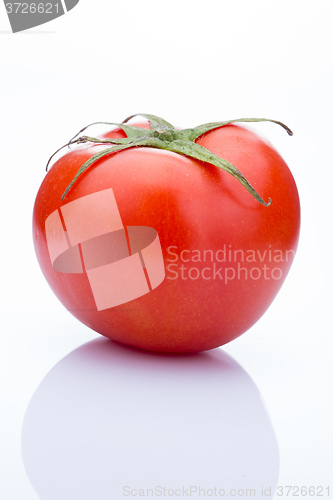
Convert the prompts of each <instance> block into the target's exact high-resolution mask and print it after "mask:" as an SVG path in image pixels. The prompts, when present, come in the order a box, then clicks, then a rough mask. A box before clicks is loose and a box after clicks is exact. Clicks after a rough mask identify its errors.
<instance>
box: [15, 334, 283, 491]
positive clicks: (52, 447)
mask: <svg viewBox="0 0 333 500" xmlns="http://www.w3.org/2000/svg"><path fill="white" fill-rule="evenodd" d="M22 453H23V461H24V465H25V468H26V471H27V474H28V477H29V479H30V481H31V483H32V485H33V487H34V488H35V490H36V492H37V494H38V495H39V497H40V498H41V500H59V498H61V500H67V499H68V500H69V499H71V500H73V499H80V500H88V499H89V500H92V499H98V500H106V499H108V500H110V499H111V498H115V499H118V498H122V497H123V496H133V495H136V496H149V495H150V496H158V492H160V491H162V492H163V491H164V492H165V495H164V496H175V495H176V496H178V497H180V498H181V497H184V498H185V497H187V496H188V495H189V492H190V491H191V498H201V497H202V496H203V492H204V491H205V492H206V496H209V495H211V494H212V493H211V491H214V490H213V489H214V488H216V489H217V490H216V491H218V490H222V489H223V490H224V491H225V492H226V493H227V492H228V491H230V490H231V489H236V490H237V489H241V490H245V489H246V488H252V489H255V490H256V494H257V495H259V493H260V492H261V488H262V487H265V488H269V487H270V488H271V489H272V494H273V492H274V489H275V487H276V484H277V479H278V468H279V456H278V446H277V442H276V438H275V435H274V431H273V428H272V425H271V422H270V420H269V418H268V415H267V411H266V409H265V407H264V404H263V402H262V400H261V397H260V393H259V392H258V390H257V388H256V386H255V384H254V383H253V381H252V380H251V379H250V377H249V376H248V375H247V373H246V372H245V371H244V370H243V369H242V368H241V367H240V366H239V365H238V364H237V363H236V362H235V361H234V360H233V359H232V358H231V357H230V356H228V355H227V354H225V353H224V352H223V351H222V350H221V349H215V350H213V351H208V352H204V353H198V354H188V355H164V354H155V353H148V352H145V351H139V350H136V349H134V348H128V347H125V346H123V345H120V344H117V343H115V342H112V341H109V340H107V339H97V340H94V341H92V342H89V343H87V344H85V345H83V346H82V347H80V348H78V349H76V350H75V351H73V352H72V353H70V354H69V355H68V356H66V357H65V358H64V359H62V360H61V361H60V362H59V363H58V364H57V365H56V366H55V367H54V368H53V369H52V370H51V371H50V372H49V373H48V374H47V376H46V377H45V378H44V380H43V381H42V382H41V384H40V385H39V387H38V388H37V390H36V392H35V394H34V396H33V397H32V399H31V402H30V404H29V406H28V409H27V412H26V415H25V419H24V424H23V430H22ZM190 487H192V490H190V489H189V488H190ZM158 488H162V489H161V490H159V489H158ZM163 488H165V490H163ZM194 488H197V490H195V489H194ZM199 488H201V494H200V496H199ZM208 490H210V493H209V491H208ZM140 491H141V495H139V493H140ZM153 493H154V494H153Z"/></svg>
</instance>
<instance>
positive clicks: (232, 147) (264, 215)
mask: <svg viewBox="0 0 333 500" xmlns="http://www.w3.org/2000/svg"><path fill="white" fill-rule="evenodd" d="M104 137H114V138H117V137H118V138H119V137H125V134H124V133H123V132H122V131H119V130H116V131H111V132H110V133H108V134H106V135H105V136H104ZM196 142H197V144H200V145H201V146H204V147H206V148H207V149H209V150H210V151H212V152H213V153H215V154H216V155H217V156H219V157H221V158H224V159H226V160H228V161H229V162H231V163H232V164H233V165H234V166H236V167H237V168H238V169H239V170H240V171H241V172H242V174H243V175H244V176H245V177H246V178H247V179H248V181H249V182H250V183H251V184H252V186H254V188H255V189H256V191H257V192H259V193H260V195H261V197H262V198H263V199H264V200H268V199H269V198H271V204H270V206H263V205H262V204H260V203H258V201H257V200H255V199H254V198H253V197H252V196H251V194H250V193H249V192H248V191H246V189H245V188H244V187H243V186H242V185H241V184H240V183H239V182H238V180H237V179H235V178H234V177H232V176H231V175H230V174H229V173H227V172H225V171H223V170H221V169H219V168H217V167H216V166H214V165H211V164H208V163H204V162H202V161H198V160H196V159H191V158H188V157H186V156H182V155H180V154H176V153H174V152H169V151H164V150H159V149H154V148H150V147H135V148H131V149H126V150H124V151H120V152H117V153H115V154H111V155H109V156H105V157H103V158H101V159H100V160H98V161H97V162H96V163H95V164H94V165H92V166H91V167H90V168H88V169H87V170H86V171H85V172H84V174H82V175H81V177H80V178H79V179H78V180H77V182H76V183H75V184H74V185H73V187H72V189H71V190H70V191H69V192H68V193H67V195H66V196H65V198H64V199H63V201H61V196H62V194H63V192H64V190H65V188H66V186H67V185H68V184H69V183H70V182H71V180H72V179H73V177H74V176H75V174H76V173H77V171H78V170H79V168H80V167H81V166H82V164H83V163H84V162H85V161H86V160H88V159H89V158H90V157H91V156H92V155H93V154H95V153H96V152H97V151H101V150H102V149H103V147H101V146H99V145H92V146H91V145H89V146H86V145H85V146H81V147H80V148H77V149H73V150H70V151H69V152H68V153H67V154H65V155H64V156H62V157H61V158H60V159H59V160H58V161H57V162H56V163H55V164H54V165H53V166H52V168H51V169H50V171H49V172H48V174H47V175H46V177H45V179H44V181H43V183H42V185H41V187H40V190H39V192H38V194H37V198H36V202H35V207H34V214H33V236H34V243H35V249H36V253H37V258H38V261H39V264H40V266H41V269H42V271H43V273H44V275H45V277H46V279H47V281H48V283H49V284H50V286H51V288H52V289H53V291H54V293H55V294H56V295H57V297H58V298H59V299H60V301H61V302H62V303H63V304H64V305H65V307H66V308H67V309H68V310H69V311H70V312H71V313H72V314H73V315H74V316H76V317H77V318H78V319H79V320H80V321H82V322H83V323H84V324H85V325H88V326H89V327H90V328H92V329H93V330H95V331H96V332H98V333H100V334H102V335H104V336H106V337H109V338H110V339H113V340H115V341H119V342H122V343H125V344H129V345H131V346H135V347H138V348H142V349H147V350H152V351H161V352H177V353H182V352H196V351H202V350H207V349H212V348H214V347H218V346H221V345H223V344H225V343H227V342H229V341H231V340H233V339H235V338H236V337H238V336H239V335H241V334H242V333H244V332H245V331H246V330H248V329H249V328H250V327H251V326H252V325H253V324H254V323H255V322H256V321H257V320H258V319H259V318H260V317H261V316H262V314H263V313H264V312H265V311H266V309H267V308H268V307H269V305H270V304H271V302H272V301H273V299H274V297H275V296H276V294H277V292H278V291H279V289H280V287H281V285H282V283H283V281H284V279H285V278H286V276H287V273H288V271H289V269H290V266H291V264H292V261H293V257H294V254H295V251H296V247H297V241H298V236H299V227H300V205H299V197H298V192H297V188H296V185H295V182H294V179H293V176H292V174H291V172H290V170H289V168H288V166H287V165H286V163H285V162H284V160H283V159H282V158H281V156H280V155H279V154H278V152H277V151H276V150H275V149H274V148H273V147H272V146H271V145H270V144H269V143H268V142H267V141H266V140H265V139H263V138H262V137H260V136H259V135H257V134H256V133H255V132H254V131H252V130H251V129H249V128H247V127H245V126H243V125H242V126H240V125H234V124H230V125H225V126H223V127H221V128H217V129H215V130H212V131H210V132H207V133H206V134H204V135H203V136H201V137H200V138H199V139H197V141H196ZM149 228H151V229H149Z"/></svg>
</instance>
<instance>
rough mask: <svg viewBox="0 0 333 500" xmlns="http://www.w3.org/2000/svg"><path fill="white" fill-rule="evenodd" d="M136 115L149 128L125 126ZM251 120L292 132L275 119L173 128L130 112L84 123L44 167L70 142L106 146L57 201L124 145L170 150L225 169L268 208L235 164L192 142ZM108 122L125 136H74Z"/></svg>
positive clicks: (245, 119)
mask: <svg viewBox="0 0 333 500" xmlns="http://www.w3.org/2000/svg"><path fill="white" fill-rule="evenodd" d="M137 116H142V117H143V118H146V119H147V120H148V121H149V123H150V128H149V129H146V128H142V127H138V126H135V125H127V122H128V121H130V120H131V119H132V118H135V117H137ZM238 122H240V123H253V122H272V123H276V124H278V125H280V126H281V127H283V128H284V129H285V130H286V131H287V133H288V134H289V135H293V133H292V131H291V130H290V129H289V127H287V126H286V125H285V124H284V123H282V122H280V121H277V120H270V119H267V118H239V119H235V120H228V121H224V122H213V123H206V124H204V125H199V126H198V127H195V128H188V129H182V130H179V129H176V128H175V127H174V126H173V125H171V124H170V123H169V122H167V121H166V120H164V119H163V118H160V117H158V116H155V115H150V114H141V113H140V114H136V115H131V116H129V117H128V118H126V119H125V120H124V121H123V122H122V123H110V122H95V123H92V124H90V125H87V126H86V127H84V128H83V129H81V130H80V131H79V132H78V133H77V134H76V135H75V136H74V137H73V138H72V139H71V140H70V141H69V142H68V143H67V144H65V146H62V147H61V148H59V149H58V150H57V151H56V152H55V153H54V154H53V155H52V156H51V158H50V159H49V161H48V163H47V166H46V170H48V166H49V164H50V162H51V160H52V158H53V157H54V156H55V155H56V154H57V153H58V152H59V151H60V150H61V149H63V148H65V147H67V146H71V145H73V144H84V143H93V144H99V145H101V146H102V145H105V146H107V147H106V149H104V150H102V151H100V152H98V153H96V154H94V155H92V156H91V157H90V158H89V159H88V160H87V161H86V162H85V163H84V164H83V165H82V166H81V167H80V169H79V170H78V172H77V173H76V175H75V177H74V178H73V179H72V181H71V182H70V184H69V185H68V186H67V187H66V189H65V191H64V193H63V195H62V197H61V200H63V199H64V197H65V196H66V194H67V193H68V191H69V190H70V189H71V188H72V186H73V185H74V184H75V182H76V181H77V179H78V178H79V177H80V175H81V174H82V173H83V172H84V171H85V170H86V169H87V168H89V167H90V166H91V165H92V164H94V163H95V162H96V161H98V160H100V159H101V158H103V157H104V156H107V155H110V154H112V153H117V152H120V151H123V150H125V149H128V148H134V147H148V148H157V149H161V150H165V151H170V152H173V153H177V154H180V155H183V156H187V157H189V158H193V159H196V160H199V161H201V162H204V163H209V164H212V165H215V166H216V167H218V168H220V169H222V170H224V171H226V172H228V173H229V174H231V175H232V176H233V177H235V178H236V179H237V180H238V181H239V182H240V183H241V184H242V186H244V188H245V189H247V191H248V192H249V193H250V194H251V195H252V196H253V197H254V198H255V199H256V200H257V201H258V202H259V203H261V204H262V205H264V206H266V207H268V206H269V205H270V204H271V199H270V198H269V199H268V202H265V201H264V200H263V198H262V197H261V196H260V195H259V193H257V191H256V190H255V189H254V187H253V186H252V185H251V184H250V183H249V181H248V180H247V179H246V178H245V177H244V175H243V174H242V173H241V172H240V171H239V170H238V168H237V167H235V166H234V165H232V164H231V163H230V162H228V161H227V160H225V159H223V158H220V157H219V156H217V155H215V154H214V153H212V152H211V151H209V150H208V149H207V148H205V147H203V146H200V145H199V144H197V143H196V142H195V141H196V139H198V138H199V137H201V136H202V135H204V134H205V133H207V132H209V131H211V130H215V129H217V128H221V127H223V126H225V125H228V124H231V123H238ZM100 124H104V125H112V126H116V127H118V128H120V129H121V130H123V132H124V133H125V135H126V137H124V138H118V139H116V138H114V139H113V138H110V139H109V138H108V139H101V138H96V137H90V136H87V135H83V136H80V137H78V136H79V135H80V134H81V133H82V132H84V131H85V130H86V129H87V128H88V127H90V126H92V125H100Z"/></svg>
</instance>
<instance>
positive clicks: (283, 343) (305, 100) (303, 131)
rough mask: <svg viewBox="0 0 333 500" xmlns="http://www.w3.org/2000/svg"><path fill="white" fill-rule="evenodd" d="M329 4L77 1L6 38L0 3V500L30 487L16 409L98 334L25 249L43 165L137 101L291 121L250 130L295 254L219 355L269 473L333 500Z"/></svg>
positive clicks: (139, 106) (172, 116)
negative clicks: (230, 371)
mask: <svg viewBox="0 0 333 500" xmlns="http://www.w3.org/2000/svg"><path fill="white" fill-rule="evenodd" d="M332 15H333V6H332V2H331V1H324V0H319V1H317V2H314V1H313V0H312V1H307V0H302V1H298V0H279V1H271V0H262V1H259V0H252V1H248V0H235V1H233V2H230V1H224V0H219V1H211V0H206V1H205V2H201V1H200V2H199V1H196V0H192V1H187V0H168V1H165V2H157V1H152V0H149V1H146V0H142V1H138V0H122V1H119V0H104V1H103V0H81V1H80V3H79V4H78V6H77V7H75V9H73V10H72V11H70V12H69V13H68V14H66V15H65V16H62V17H60V18H59V19H56V20H54V21H52V22H51V23H49V24H47V25H44V26H41V27H38V28H35V29H32V30H29V31H27V32H22V33H18V34H15V35H14V34H12V33H11V31H10V26H9V22H8V19H7V17H6V13H5V9H4V7H2V6H1V5H0V71H1V79H0V103H1V106H0V113H1V115H0V117H1V120H0V137H1V197H0V200H1V334H0V343H1V345H0V373H1V414H0V422H1V423H0V440H1V449H0V498H1V500H2V499H3V500H20V499H24V500H36V499H37V498H39V497H38V496H37V494H36V493H35V491H34V488H33V487H32V485H31V484H30V482H29V480H28V478H27V475H26V473H25V470H24V465H23V460H22V456H21V434H22V423H23V419H24V415H25V412H26V409H27V407H28V404H29V402H30V400H31V398H32V396H33V393H34V391H35V390H36V389H37V388H38V386H39V384H40V383H41V381H42V380H43V378H44V377H45V376H46V375H47V373H48V372H49V371H50V370H51V369H52V368H53V367H54V365H56V364H57V363H58V362H59V361H61V360H62V358H64V356H66V355H67V354H69V353H70V352H71V351H73V350H74V349H75V348H77V347H79V346H81V345H83V344H85V343H86V342H88V341H90V340H93V339H95V338H98V335H96V334H95V333H94V332H92V331H90V330H89V329H88V328H86V327H84V326H83V325H81V324H80V323H79V322H78V321H77V320H75V319H74V318H73V317H72V316H71V315H70V314H69V313H68V312H67V311H66V310H64V308H63V306H62V305H61V304H60V303H59V302H58V300H57V299H56V298H55V296H54V295H53V294H52V292H51V290H50V289H49V287H48V285H47V284H46V282H45V280H44V278H43V276H42V274H41V272H40V270H39V267H38V264H37V261H36V258H35V255H34V249H33V244H32V236H31V218H32V208H33V203H34V198H35V196H36V193H37V190H38V188H39V185H40V183H41V181H42V179H43V176H44V167H45V163H46V161H47V159H48V158H49V156H50V154H52V152H53V151H54V150H55V149H57V147H59V146H60V145H62V144H64V143H65V142H67V140H68V139H69V138H70V137H72V136H73V135H74V133H75V132H77V131H78V130H79V129H80V128H81V127H82V126H84V125H86V124H88V123H90V122H93V121H98V120H106V121H121V120H123V119H124V118H125V117H126V116H128V115H131V114H133V113H139V112H145V113H152V114H156V115H159V116H162V117H164V118H165V119H166V120H168V121H170V122H171V123H174V124H176V125H179V126H184V127H189V126H195V125H198V124H201V123H205V122H210V121H220V120H225V119H229V118H238V117H243V116H244V117H246V116H248V117H250V116H251V117H252V116H257V117H261V116H264V117H267V118H273V119H277V120H281V121H283V122H285V123H286V124H287V125H288V126H289V127H290V128H291V129H292V130H293V131H294V136H293V137H289V136H288V135H287V134H286V133H285V132H284V131H283V130H282V129H281V128H280V127H277V126H276V125H273V124H258V125H256V127H257V129H258V130H260V132H262V133H264V134H265V135H266V136H267V137H268V138H269V140H270V141H271V142H272V143H273V144H274V145H275V147H276V148H277V149H278V150H279V152H280V153H281V154H282V156H283V157H284V158H285V160H286V161H287V163H288V165H289V166H290V169H291V171H292V172H293V175H294V177H295V180H296V183H297V185H298V188H299V193H300V198H301V209H302V230H301V238H300V242H299V248H298V253H297V257H296V260H295V262H294V265H293V268H292V270H291V272H290V274H289V276H288V279H287V281H286V282H285V284H284V286H283V288H282V290H281V292H280V294H279V295H278V297H277V298H276V300H275V302H274V303H273V304H272V306H271V307H270V309H269V310H268V311H267V313H266V314H265V315H264V316H263V317H262V319H261V320H260V321H259V322H258V323H257V324H256V325H255V326H254V327H253V328H252V329H251V330H250V331H248V332H247V333H245V334H244V335H243V336H242V337H240V338H239V339H237V340H235V341H233V342H232V343H230V344H228V345H227V346H224V347H223V348H222V350H223V351H224V352H226V353H228V354H230V355H231V356H232V357H233V358H234V360H235V361H236V362H237V363H239V364H240V365H241V367H242V369H244V370H245V371H246V372H247V373H248V375H249V376H250V378H251V379H252V380H253V382H254V384H255V385H256V386H257V388H258V390H259V392H260V393H261V396H262V398H263V400H264V402H265V405H266V408H267V412H268V413H269V415H270V418H271V422H272V426H273V428H274V432H275V435H276V439H277V442H278V446H279V450H280V472H279V479H278V484H280V485H295V486H302V485H305V486H311V485H314V486H318V485H322V486H324V487H326V486H331V491H330V493H331V496H333V475H332V474H333V473H332V470H333V451H332V450H333V433H332V421H333V415H332V413H333V412H332V396H333V363H332V348H333V341H332V334H333V323H332V284H331V283H332V282H331V280H332V278H333V276H332V236H331V232H332V194H331V189H332V181H333V175H332V120H331V115H332V113H333V106H332V104H333V103H332V88H333V63H332V46H333V34H332ZM171 370H172V368H171ZM65 385H66V384H65ZM61 390H62V389H61V387H59V391H61ZM156 390H158V387H156ZM204 425H205V423H204V422H203V427H204ZM222 427H223V426H221V429H220V432H221V435H222V434H223V432H225V429H223V428H222ZM210 460H211V461H212V460H215V458H214V457H210ZM208 464H209V462H208ZM93 473H94V472H93V470H92V474H93ZM55 478H56V473H55ZM152 479H153V478H152ZM57 480H58V481H62V478H61V477H58V478H57ZM147 486H148V485H147ZM49 498H51V497H49ZM64 498H65V497H64ZM66 498H67V497H66ZM72 498H73V499H74V500H76V498H78V500H79V497H75V495H74V496H72ZM81 498H83V497H82V496H81ZM100 498H101V497H100ZM106 498H107V497H106ZM109 498H110V499H111V498H116V496H115V495H113V494H111V491H110V495H109ZM119 498H121V496H120V495H119ZM277 498H278V497H277ZM309 498H310V497H309ZM42 500H47V497H45V499H44V498H42ZM96 500H99V498H98V496H97V497H96Z"/></svg>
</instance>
